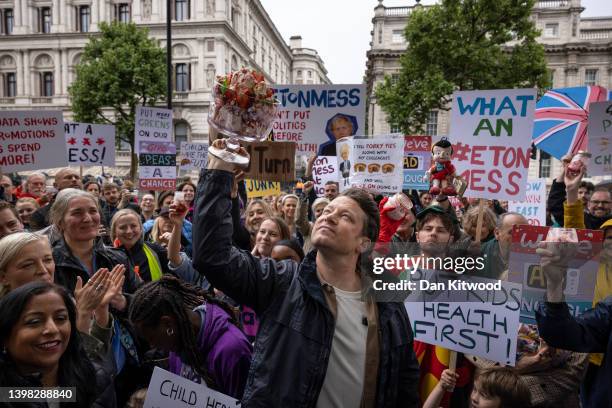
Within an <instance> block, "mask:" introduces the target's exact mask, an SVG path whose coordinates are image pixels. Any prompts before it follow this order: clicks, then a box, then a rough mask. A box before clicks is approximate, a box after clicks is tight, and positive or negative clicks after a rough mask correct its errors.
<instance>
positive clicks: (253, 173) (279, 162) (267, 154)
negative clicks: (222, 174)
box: [242, 141, 295, 181]
mask: <svg viewBox="0 0 612 408" xmlns="http://www.w3.org/2000/svg"><path fill="white" fill-rule="evenodd" d="M242 145H243V146H244V148H245V149H246V151H247V152H248V153H249V156H250V157H251V160H250V161H249V166H248V167H247V168H246V170H245V175H246V177H247V178H251V179H255V180H265V181H293V180H295V143H289V142H284V143H282V142H270V141H264V142H248V143H242Z"/></svg>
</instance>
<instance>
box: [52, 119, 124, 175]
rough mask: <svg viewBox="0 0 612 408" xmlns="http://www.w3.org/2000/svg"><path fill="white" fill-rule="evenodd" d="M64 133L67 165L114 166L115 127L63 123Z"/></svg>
mask: <svg viewBox="0 0 612 408" xmlns="http://www.w3.org/2000/svg"><path fill="white" fill-rule="evenodd" d="M64 133H65V134H66V151H67V154H68V163H69V164H74V165H77V166H114V165H115V126H113V125H96V124H92V123H78V122H65V123H64Z"/></svg>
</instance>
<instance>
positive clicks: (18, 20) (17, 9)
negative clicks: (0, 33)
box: [13, 0, 26, 34]
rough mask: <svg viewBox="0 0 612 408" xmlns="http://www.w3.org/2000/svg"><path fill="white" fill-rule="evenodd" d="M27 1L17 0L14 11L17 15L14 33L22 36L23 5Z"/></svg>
mask: <svg viewBox="0 0 612 408" xmlns="http://www.w3.org/2000/svg"><path fill="white" fill-rule="evenodd" d="M25 1H26V0H15V8H14V9H13V10H14V11H13V12H14V13H15V24H14V25H13V33H15V34H21V33H22V31H21V30H22V29H23V27H22V26H23V25H24V24H23V11H22V10H21V3H24V2H25Z"/></svg>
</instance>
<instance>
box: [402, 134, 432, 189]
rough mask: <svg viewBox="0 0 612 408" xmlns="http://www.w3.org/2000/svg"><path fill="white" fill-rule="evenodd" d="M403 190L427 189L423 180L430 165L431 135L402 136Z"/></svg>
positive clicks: (426, 184) (427, 183)
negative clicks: (403, 142)
mask: <svg viewBox="0 0 612 408" xmlns="http://www.w3.org/2000/svg"><path fill="white" fill-rule="evenodd" d="M404 141H405V144H404V184H403V187H402V188H403V189H404V190H410V189H414V190H429V182H428V181H425V180H423V178H424V177H425V172H426V171H427V169H429V166H431V136H405V137H404Z"/></svg>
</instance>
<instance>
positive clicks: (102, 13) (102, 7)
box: [97, 0, 106, 21]
mask: <svg viewBox="0 0 612 408" xmlns="http://www.w3.org/2000/svg"><path fill="white" fill-rule="evenodd" d="M97 3H98V4H99V7H100V10H99V16H100V21H106V1H105V0H98V1H97Z"/></svg>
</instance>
